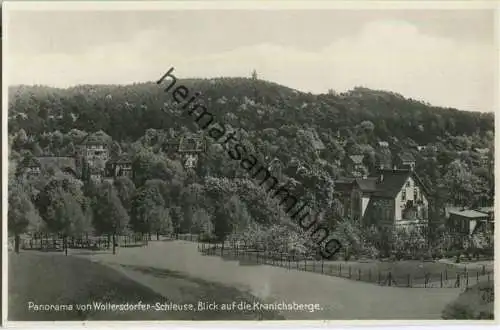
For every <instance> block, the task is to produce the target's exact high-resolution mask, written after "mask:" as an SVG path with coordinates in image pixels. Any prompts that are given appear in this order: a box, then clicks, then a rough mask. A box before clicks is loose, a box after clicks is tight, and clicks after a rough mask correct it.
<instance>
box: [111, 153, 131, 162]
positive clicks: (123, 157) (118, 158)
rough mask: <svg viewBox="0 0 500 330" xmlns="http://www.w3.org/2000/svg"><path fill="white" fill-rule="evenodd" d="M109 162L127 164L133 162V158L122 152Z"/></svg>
mask: <svg viewBox="0 0 500 330" xmlns="http://www.w3.org/2000/svg"><path fill="white" fill-rule="evenodd" d="M108 163H110V164H127V163H132V158H131V157H130V155H128V154H121V155H118V156H115V157H113V158H111V159H110V160H109V161H108Z"/></svg>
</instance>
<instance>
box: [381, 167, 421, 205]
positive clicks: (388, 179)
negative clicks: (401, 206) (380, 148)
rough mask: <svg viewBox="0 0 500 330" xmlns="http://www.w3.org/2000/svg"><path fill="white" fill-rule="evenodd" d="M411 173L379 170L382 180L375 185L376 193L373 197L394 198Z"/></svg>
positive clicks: (407, 171)
mask: <svg viewBox="0 0 500 330" xmlns="http://www.w3.org/2000/svg"><path fill="white" fill-rule="evenodd" d="M412 173H413V172H411V171H409V170H380V171H379V175H383V179H382V181H381V182H379V183H378V184H377V191H375V192H374V194H373V195H374V196H378V197H391V198H394V197H396V195H397V194H398V193H399V192H400V191H401V188H402V187H403V185H404V184H405V182H406V180H408V178H409V177H410V176H411V175H412Z"/></svg>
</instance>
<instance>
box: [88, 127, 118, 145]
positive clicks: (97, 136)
mask: <svg viewBox="0 0 500 330" xmlns="http://www.w3.org/2000/svg"><path fill="white" fill-rule="evenodd" d="M112 141H113V139H112V138H111V137H110V136H109V135H108V134H106V133H104V132H103V131H102V130H100V131H97V132H94V133H90V134H87V136H85V137H84V138H83V139H82V141H81V142H80V144H82V145H94V144H109V143H111V142H112Z"/></svg>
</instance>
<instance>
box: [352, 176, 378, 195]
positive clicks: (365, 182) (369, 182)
mask: <svg viewBox="0 0 500 330" xmlns="http://www.w3.org/2000/svg"><path fill="white" fill-rule="evenodd" d="M377 180H378V178H366V179H361V178H357V179H356V183H357V184H358V186H359V189H361V191H363V192H373V191H376V190H377Z"/></svg>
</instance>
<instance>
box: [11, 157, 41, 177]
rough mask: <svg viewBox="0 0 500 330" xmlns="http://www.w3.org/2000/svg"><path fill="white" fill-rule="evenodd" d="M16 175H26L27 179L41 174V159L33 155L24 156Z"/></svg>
mask: <svg viewBox="0 0 500 330" xmlns="http://www.w3.org/2000/svg"><path fill="white" fill-rule="evenodd" d="M17 169H18V170H17V173H16V175H20V176H23V177H25V178H26V179H33V178H36V177H38V176H39V175H40V174H41V169H42V168H41V164H40V161H39V160H38V159H37V158H35V157H32V156H28V157H24V158H23V160H22V161H21V162H20V164H19V165H18V167H17Z"/></svg>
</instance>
